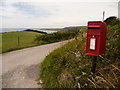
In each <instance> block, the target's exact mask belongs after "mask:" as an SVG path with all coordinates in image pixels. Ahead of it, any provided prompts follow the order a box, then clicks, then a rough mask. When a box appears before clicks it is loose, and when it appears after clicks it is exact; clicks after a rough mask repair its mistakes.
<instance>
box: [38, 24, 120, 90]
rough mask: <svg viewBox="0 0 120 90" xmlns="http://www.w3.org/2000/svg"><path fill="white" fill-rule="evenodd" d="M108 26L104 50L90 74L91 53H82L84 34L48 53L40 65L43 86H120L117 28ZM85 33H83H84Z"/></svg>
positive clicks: (119, 32) (118, 30)
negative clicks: (94, 73) (93, 72)
mask: <svg viewBox="0 0 120 90" xmlns="http://www.w3.org/2000/svg"><path fill="white" fill-rule="evenodd" d="M119 28H120V27H119V25H113V26H108V31H107V46H106V52H105V54H103V55H101V56H99V57H98V60H97V71H96V75H95V76H94V77H93V76H92V74H91V63H92V56H90V55H87V54H86V53H85V43H86V40H85V39H86V38H85V37H82V36H83V35H81V36H80V35H79V37H78V40H74V41H72V42H69V43H68V44H66V45H64V46H63V47H61V48H58V49H57V50H55V51H54V52H52V53H50V54H49V55H48V56H47V57H46V58H45V60H44V61H43V62H42V63H41V66H40V69H41V70H40V72H41V74H40V79H41V80H42V81H43V83H42V86H43V87H44V88H120V85H119V83H120V43H119V42H120V29H119ZM83 34H84V33H83Z"/></svg>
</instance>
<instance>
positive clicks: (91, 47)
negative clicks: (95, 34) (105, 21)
mask: <svg viewBox="0 0 120 90" xmlns="http://www.w3.org/2000/svg"><path fill="white" fill-rule="evenodd" d="M95 42H96V39H95V38H91V39H90V49H92V50H95Z"/></svg>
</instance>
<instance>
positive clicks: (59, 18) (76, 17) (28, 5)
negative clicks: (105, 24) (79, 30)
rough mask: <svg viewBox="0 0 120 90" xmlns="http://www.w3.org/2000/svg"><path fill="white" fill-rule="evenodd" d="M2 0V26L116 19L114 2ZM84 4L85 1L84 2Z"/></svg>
mask: <svg viewBox="0 0 120 90" xmlns="http://www.w3.org/2000/svg"><path fill="white" fill-rule="evenodd" d="M52 1H53V2H50V1H49V0H43V1H42V0H41V1H38V0H26V1H25V0H5V1H4V2H3V6H1V5H0V10H2V12H3V14H0V16H2V18H3V27H11V28H12V27H30V28H32V27H64V26H73V25H86V23H87V21H89V20H102V12H103V11H106V18H107V17H109V16H117V13H118V12H117V9H118V8H117V2H79V1H78V0H70V1H69V2H68V1H63V0H60V1H54V0H52ZM85 1H87V0H85Z"/></svg>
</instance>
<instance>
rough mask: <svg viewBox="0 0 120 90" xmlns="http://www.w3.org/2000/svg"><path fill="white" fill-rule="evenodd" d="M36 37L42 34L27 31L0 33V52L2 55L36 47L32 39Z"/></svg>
mask: <svg viewBox="0 0 120 90" xmlns="http://www.w3.org/2000/svg"><path fill="white" fill-rule="evenodd" d="M37 35H42V34H40V33H37V32H29V31H17V32H7V33H0V36H1V37H2V46H0V51H1V52H2V53H3V52H8V51H13V50H17V49H20V48H25V47H30V46H34V45H36V43H35V42H34V39H35V38H36V36H37Z"/></svg>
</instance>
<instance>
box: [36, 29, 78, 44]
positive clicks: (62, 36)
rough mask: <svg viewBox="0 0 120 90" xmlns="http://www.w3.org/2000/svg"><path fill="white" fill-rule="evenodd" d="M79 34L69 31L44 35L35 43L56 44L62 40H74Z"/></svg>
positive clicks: (75, 31)
mask: <svg viewBox="0 0 120 90" xmlns="http://www.w3.org/2000/svg"><path fill="white" fill-rule="evenodd" d="M78 33H79V30H77V29H75V30H69V31H63V32H56V33H52V34H45V35H41V36H38V37H37V38H36V39H35V41H43V42H48V43H53V42H58V41H62V40H67V39H71V38H74V37H75V36H77V35H78Z"/></svg>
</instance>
